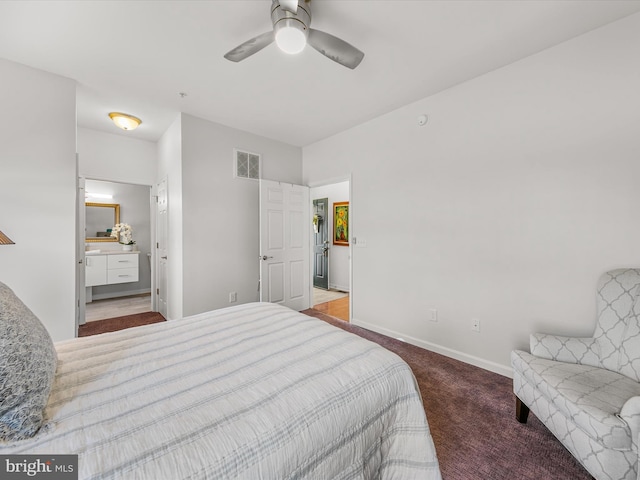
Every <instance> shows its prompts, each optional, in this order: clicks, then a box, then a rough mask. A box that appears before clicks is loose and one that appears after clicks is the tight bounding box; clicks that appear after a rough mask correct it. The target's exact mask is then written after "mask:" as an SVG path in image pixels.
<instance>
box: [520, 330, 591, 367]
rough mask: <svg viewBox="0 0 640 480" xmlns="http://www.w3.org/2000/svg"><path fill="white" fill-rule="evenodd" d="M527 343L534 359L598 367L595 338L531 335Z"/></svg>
mask: <svg viewBox="0 0 640 480" xmlns="http://www.w3.org/2000/svg"><path fill="white" fill-rule="evenodd" d="M529 343H530V348H531V355H535V356H536V357H540V358H546V359H549V360H555V361H558V362H566V363H578V364H581V365H591V366H592V367H600V355H599V352H600V348H599V345H598V343H597V341H596V339H595V338H578V337H561V336H558V335H547V334H545V333H533V334H531V336H530V339H529Z"/></svg>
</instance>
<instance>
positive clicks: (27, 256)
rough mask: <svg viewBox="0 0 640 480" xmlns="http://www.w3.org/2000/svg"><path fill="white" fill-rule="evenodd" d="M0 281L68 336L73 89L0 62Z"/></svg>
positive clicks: (71, 318) (55, 332) (56, 334)
mask: <svg viewBox="0 0 640 480" xmlns="http://www.w3.org/2000/svg"><path fill="white" fill-rule="evenodd" d="M0 78H1V79H2V89H0V105H2V109H3V111H4V112H5V114H4V115H2V116H1V117H0V205H1V207H0V230H2V231H3V232H4V233H5V234H7V235H8V236H9V237H10V238H11V239H12V240H13V241H14V242H15V245H9V246H0V281H1V282H3V283H6V284H7V285H8V286H9V287H11V288H12V289H13V291H14V292H15V293H16V294H17V295H18V296H19V297H20V298H21V299H22V301H23V302H24V303H25V304H26V305H27V306H28V307H29V308H30V309H31V310H32V311H33V312H34V313H35V314H36V315H37V316H38V317H39V318H40V320H42V322H43V324H44V325H45V327H46V328H47V330H48V331H49V333H50V334H51V336H52V338H53V340H54V341H58V340H64V339H68V338H72V337H74V336H75V308H74V303H75V302H74V298H75V281H76V280H75V278H76V273H75V265H76V263H75V257H76V251H75V238H76V236H75V231H76V226H75V212H76V160H75V152H76V118H75V115H76V111H75V105H76V104H75V97H76V84H75V82H74V81H72V80H70V79H67V78H63V77H60V76H57V75H53V74H50V73H47V72H44V71H41V70H35V69H32V68H29V67H26V66H23V65H19V64H16V63H12V62H9V61H6V60H2V59H0Z"/></svg>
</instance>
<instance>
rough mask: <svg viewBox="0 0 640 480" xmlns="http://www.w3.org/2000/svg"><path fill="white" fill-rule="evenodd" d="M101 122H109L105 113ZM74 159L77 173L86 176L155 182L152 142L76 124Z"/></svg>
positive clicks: (156, 159)
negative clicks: (78, 171) (75, 152)
mask: <svg viewBox="0 0 640 480" xmlns="http://www.w3.org/2000/svg"><path fill="white" fill-rule="evenodd" d="M105 122H111V120H110V119H109V117H107V116H106V115H105ZM113 128H117V127H116V126H115V125H114V126H113ZM140 128H142V127H140ZM78 159H79V170H80V175H81V176H83V177H86V178H92V179H96V180H109V181H112V182H123V183H133V184H138V185H154V184H155V183H156V177H157V170H158V167H157V163H158V146H157V144H156V143H154V142H149V141H146V140H140V139H137V138H127V137H125V136H124V135H117V134H112V133H105V132H99V131H97V130H91V129H88V128H78Z"/></svg>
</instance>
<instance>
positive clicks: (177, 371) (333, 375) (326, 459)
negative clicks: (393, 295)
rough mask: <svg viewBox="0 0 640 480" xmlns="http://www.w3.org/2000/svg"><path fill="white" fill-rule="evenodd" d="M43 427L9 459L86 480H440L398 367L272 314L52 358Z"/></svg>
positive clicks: (135, 331) (361, 343) (66, 346)
mask: <svg viewBox="0 0 640 480" xmlns="http://www.w3.org/2000/svg"><path fill="white" fill-rule="evenodd" d="M56 350H57V352H58V359H59V360H58V367H57V371H56V378H55V381H54V384H53V388H52V391H51V395H50V398H49V401H48V404H47V407H46V410H45V417H46V423H45V425H44V426H43V428H42V429H41V430H40V432H39V433H38V434H37V435H36V436H35V437H33V438H31V439H29V440H23V441H19V442H15V443H13V444H2V445H0V454H14V453H21V454H57V455H60V454H77V455H78V456H79V466H78V474H79V478H81V479H111V478H114V479H115V478H118V479H120V478H122V479H154V480H161V479H171V480H176V479H187V478H189V479H200V478H215V479H231V478H243V479H251V480H255V479H261V478H264V479H286V478H317V479H338V478H344V479H373V478H381V479H385V478H393V479H416V478H420V479H439V478H441V477H440V471H439V468H438V462H437V458H436V453H435V449H434V446H433V441H432V438H431V436H430V433H429V426H428V423H427V419H426V417H425V412H424V408H423V405H422V401H421V397H420V394H419V391H418V387H417V385H416V382H415V378H414V376H413V374H412V372H411V369H410V368H409V366H408V365H407V364H406V363H405V362H404V361H403V360H402V359H400V358H399V357H398V356H397V355H395V354H393V353H392V352H389V351H388V350H386V349H384V348H382V347H380V346H379V345H377V344H375V343H372V342H369V341H367V340H365V339H362V338H360V337H358V336H355V335H353V334H350V333H347V332H345V331H343V330H341V329H338V328H336V327H334V326H331V325H329V324H327V323H326V322H323V321H321V320H318V319H315V318H312V317H308V316H306V315H303V314H301V313H298V312H295V311H293V310H290V309H288V308H285V307H282V306H279V305H275V304H270V303H250V304H245V305H239V306H236V307H232V308H227V309H222V310H215V311H211V312H207V313H203V314H199V315H194V316H191V317H186V318H183V319H180V320H173V321H168V322H163V323H159V324H153V325H147V326H143V327H136V328H132V329H128V330H122V331H119V332H114V333H107V334H102V335H96V336H93V337H84V338H77V339H73V340H69V341H65V342H59V343H57V344H56Z"/></svg>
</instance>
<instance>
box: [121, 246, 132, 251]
mask: <svg viewBox="0 0 640 480" xmlns="http://www.w3.org/2000/svg"><path fill="white" fill-rule="evenodd" d="M122 250H124V251H125V252H130V251H132V250H133V245H122Z"/></svg>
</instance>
